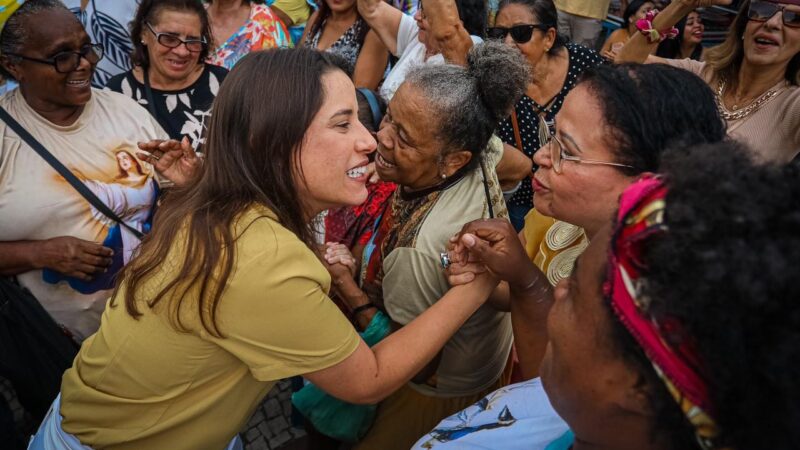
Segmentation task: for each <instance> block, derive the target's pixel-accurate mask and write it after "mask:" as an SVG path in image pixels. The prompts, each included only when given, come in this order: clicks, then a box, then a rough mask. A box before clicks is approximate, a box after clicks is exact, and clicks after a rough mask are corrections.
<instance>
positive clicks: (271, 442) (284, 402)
mask: <svg viewBox="0 0 800 450" xmlns="http://www.w3.org/2000/svg"><path fill="white" fill-rule="evenodd" d="M291 396H292V389H291V383H290V382H289V380H283V381H279V382H278V383H276V384H275V387H274V388H272V390H271V391H270V393H269V394H267V397H266V398H265V399H264V402H263V403H262V404H261V406H259V407H258V408H257V409H256V412H255V414H253V417H251V418H250V421H249V422H248V424H247V427H246V428H245V429H244V430H243V431H242V439H243V440H244V443H245V445H244V448H245V449H246V450H275V449H278V448H286V446H288V445H290V444H296V443H297V441H298V439H300V438H302V437H303V436H305V434H306V433H305V431H303V430H302V429H300V428H295V427H292V426H291V423H290V421H291V415H292V404H291V400H290V399H291Z"/></svg>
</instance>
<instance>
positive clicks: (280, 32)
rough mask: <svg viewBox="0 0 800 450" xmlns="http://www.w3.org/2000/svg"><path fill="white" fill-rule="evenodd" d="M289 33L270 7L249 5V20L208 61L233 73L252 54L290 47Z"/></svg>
mask: <svg viewBox="0 0 800 450" xmlns="http://www.w3.org/2000/svg"><path fill="white" fill-rule="evenodd" d="M291 46H292V42H291V39H290V38H289V33H288V31H286V28H285V27H284V25H283V22H281V21H280V20H279V19H278V17H277V16H275V14H273V13H272V10H271V9H270V8H269V6H267V5H256V4H254V3H251V4H250V18H249V19H248V20H247V22H246V23H245V24H244V25H242V28H240V29H239V31H237V32H236V33H234V34H233V36H231V37H230V38H228V40H227V41H226V42H224V43H223V44H222V45H220V46H219V47H217V49H216V50H215V51H214V53H212V54H211V56H209V58H208V59H207V60H206V62H207V63H209V64H214V65H215V66H221V67H224V68H226V69H228V70H230V69H233V66H234V65H236V62H237V61H239V60H240V59H242V57H243V56H244V55H246V54H248V53H250V52H252V51H256V50H266V49H269V48H275V47H291Z"/></svg>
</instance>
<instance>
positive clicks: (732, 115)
mask: <svg viewBox="0 0 800 450" xmlns="http://www.w3.org/2000/svg"><path fill="white" fill-rule="evenodd" d="M725 84H726V82H725V79H724V78H721V79H720V80H719V84H718V85H717V95H715V98H716V100H717V108H719V113H720V114H721V115H722V118H723V119H725V120H728V121H729V120H739V119H744V118H745V117H747V116H749V115H750V114H752V113H754V112H756V111H758V109H759V108H761V107H762V106H763V105H764V104H765V103H767V102H768V101H770V100H771V99H772V98H773V97H775V96H776V95H778V90H777V89H770V90H768V91H767V92H764V93H763V94H761V95H760V96H759V97H758V98H756V99H755V100H753V101H752V102H750V104H748V105H747V106H744V107H742V108H737V107H736V105H734V106H733V110H732V111H728V108H726V107H725V101H724V100H723V95H724V94H725Z"/></svg>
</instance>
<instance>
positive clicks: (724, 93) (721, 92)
mask: <svg viewBox="0 0 800 450" xmlns="http://www.w3.org/2000/svg"><path fill="white" fill-rule="evenodd" d="M730 3H731V0H676V1H674V2H672V3H671V4H670V5H669V6H667V7H666V8H665V9H664V11H662V12H661V13H660V14H658V16H656V18H655V19H654V20H653V22H652V30H653V31H655V32H656V34H660V35H661V37H662V38H663V37H664V32H665V31H667V30H670V29H671V28H672V27H673V26H674V25H675V24H676V23H678V21H679V20H680V19H681V18H683V17H686V15H687V14H689V13H690V12H692V11H693V10H695V9H696V8H697V7H699V6H709V5H712V4H717V5H729V4H730ZM658 40H659V39H655V40H653V39H650V38H648V37H646V36H645V34H644V33H636V34H635V35H634V36H633V37H632V38H631V40H630V41H628V43H627V44H626V45H625V47H623V49H622V50H621V51H620V53H619V55H618V56H617V58H616V62H647V63H663V64H670V65H673V66H677V67H681V68H683V69H686V70H689V71H692V72H694V73H695V74H697V75H699V76H700V77H702V78H703V79H704V80H705V81H706V82H707V83H708V84H709V85H710V86H711V89H713V90H714V92H715V93H716V99H717V105H718V106H719V109H720V112H721V113H722V117H723V118H724V119H725V120H726V121H727V123H728V134H729V135H730V136H732V137H733V138H735V139H737V140H740V141H742V142H744V143H746V144H748V145H749V146H750V147H751V148H752V150H753V151H754V152H755V153H756V155H757V156H758V157H759V158H760V159H761V160H764V161H774V162H784V163H785V162H789V161H790V160H791V159H792V158H794V157H795V156H796V155H797V154H798V152H800V88H798V85H800V0H780V1H779V0H745V1H743V2H742V3H741V6H740V9H739V14H738V15H737V16H736V19H735V20H734V22H733V25H732V26H731V29H730V32H729V33H728V37H727V38H726V39H725V41H724V42H723V43H722V44H721V45H719V46H717V47H714V48H711V49H709V50H708V51H706V52H705V54H704V59H705V62H700V61H694V60H692V59H688V58H687V59H679V60H674V59H665V58H659V57H657V56H652V55H649V54H650V52H651V50H652V48H654V47H655V45H656V44H657V43H658V42H657V41H658ZM651 41H652V42H651Z"/></svg>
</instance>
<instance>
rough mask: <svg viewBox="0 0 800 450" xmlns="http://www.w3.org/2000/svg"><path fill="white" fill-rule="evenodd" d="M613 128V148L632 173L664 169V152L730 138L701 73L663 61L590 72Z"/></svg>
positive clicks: (587, 79)
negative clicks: (695, 73) (662, 161)
mask: <svg viewBox="0 0 800 450" xmlns="http://www.w3.org/2000/svg"><path fill="white" fill-rule="evenodd" d="M578 85H580V86H586V87H588V88H589V90H590V92H591V93H592V94H593V96H594V97H595V98H597V99H598V101H599V103H600V108H601V109H602V111H603V117H604V121H605V123H606V124H608V127H609V128H610V131H609V132H608V133H606V136H607V142H606V144H607V145H608V147H609V148H611V149H613V150H614V152H615V154H616V155H615V156H616V159H617V161H618V162H620V163H622V164H627V165H629V166H632V167H633V168H623V169H621V170H622V172H623V173H626V174H627V175H637V174H639V173H641V172H644V171H652V172H655V171H658V168H659V164H660V157H661V154H662V153H663V152H664V150H666V149H668V148H672V147H680V146H688V145H697V144H705V143H714V142H719V141H721V140H723V139H724V138H725V136H726V125H725V122H724V121H723V120H722V118H721V117H720V115H719V110H718V109H717V105H716V103H715V101H714V93H713V92H711V89H710V88H709V87H708V84H706V83H705V82H704V81H703V80H702V79H700V77H698V76H696V75H694V74H692V73H690V72H688V71H686V70H683V69H678V68H675V67H670V66H667V65H663V64H621V65H615V66H614V65H612V66H601V67H596V68H592V69H590V70H587V71H586V72H584V74H583V77H582V78H581V81H579V82H578Z"/></svg>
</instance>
